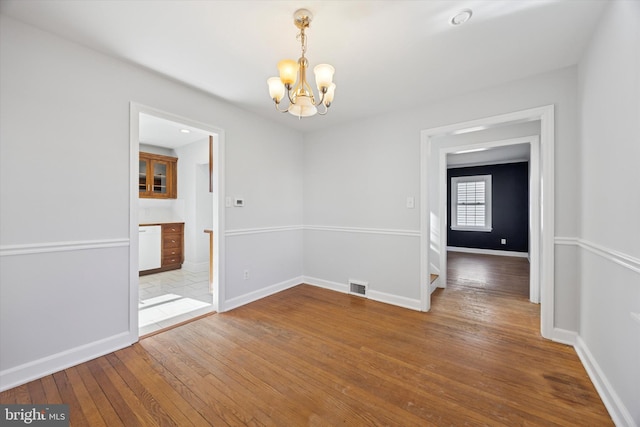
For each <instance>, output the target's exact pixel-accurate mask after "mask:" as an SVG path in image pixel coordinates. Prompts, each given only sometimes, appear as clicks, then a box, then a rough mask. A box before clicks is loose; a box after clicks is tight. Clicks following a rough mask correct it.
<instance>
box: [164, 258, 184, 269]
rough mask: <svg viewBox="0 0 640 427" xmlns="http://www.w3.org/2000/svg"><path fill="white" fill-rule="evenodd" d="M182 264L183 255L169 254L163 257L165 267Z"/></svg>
mask: <svg viewBox="0 0 640 427" xmlns="http://www.w3.org/2000/svg"><path fill="white" fill-rule="evenodd" d="M181 264H182V257H181V256H178V255H174V256H168V257H163V258H162V266H163V267H167V266H170V265H181Z"/></svg>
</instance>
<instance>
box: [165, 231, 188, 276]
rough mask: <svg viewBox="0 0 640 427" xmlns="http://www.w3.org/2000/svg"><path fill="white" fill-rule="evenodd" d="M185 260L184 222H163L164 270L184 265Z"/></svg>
mask: <svg viewBox="0 0 640 427" xmlns="http://www.w3.org/2000/svg"><path fill="white" fill-rule="evenodd" d="M183 261H184V224H183V223H171V224H162V266H161V268H162V269H164V270H174V269H178V268H181V267H182V262H183Z"/></svg>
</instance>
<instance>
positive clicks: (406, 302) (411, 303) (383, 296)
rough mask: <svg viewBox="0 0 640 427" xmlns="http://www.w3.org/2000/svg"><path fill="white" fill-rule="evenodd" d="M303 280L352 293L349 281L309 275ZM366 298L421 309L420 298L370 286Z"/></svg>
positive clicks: (320, 286)
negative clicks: (337, 280)
mask: <svg viewBox="0 0 640 427" xmlns="http://www.w3.org/2000/svg"><path fill="white" fill-rule="evenodd" d="M302 280H303V283H305V284H308V285H312V286H317V287H319V288H324V289H329V290H332V291H336V292H341V293H343V294H350V292H349V285H348V284H347V283H338V282H333V281H330V280H324V279H319V278H317V277H309V276H303V277H302ZM358 297H359V298H362V296H358ZM366 298H368V299H370V300H373V301H377V302H382V303H385V304H391V305H395V306H398V307H402V308H408V309H411V310H417V311H421V310H420V300H419V299H414V298H406V297H402V296H398V295H392V294H388V293H385V292H380V291H376V290H373V289H371V288H370V287H367V295H366Z"/></svg>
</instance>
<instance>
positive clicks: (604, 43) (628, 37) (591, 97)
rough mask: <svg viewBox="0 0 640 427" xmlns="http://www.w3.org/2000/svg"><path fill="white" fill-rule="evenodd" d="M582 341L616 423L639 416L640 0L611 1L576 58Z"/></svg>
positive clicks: (631, 421)
mask: <svg viewBox="0 0 640 427" xmlns="http://www.w3.org/2000/svg"><path fill="white" fill-rule="evenodd" d="M579 71H580V73H579V77H580V78H579V95H580V98H581V110H580V112H581V121H580V132H581V135H582V149H581V153H582V156H581V159H580V160H581V163H582V173H581V181H582V203H581V211H582V227H581V230H580V239H579V240H578V242H577V244H579V246H580V259H581V269H580V282H581V288H580V293H579V295H580V302H581V312H580V328H579V332H580V338H581V341H580V349H581V355H582V357H583V361H584V362H585V365H587V366H588V367H590V368H591V373H592V377H595V378H596V383H597V385H599V386H600V388H601V394H603V395H604V397H605V403H607V404H608V405H607V406H608V407H609V409H610V412H612V415H614V420H616V423H617V424H618V425H634V424H635V425H640V362H639V361H640V317H638V318H636V319H635V320H634V318H633V317H632V316H633V313H635V314H636V315H638V313H640V222H639V221H638V219H639V218H640V190H639V187H638V185H639V184H640V168H639V167H638V166H639V164H640V3H638V2H633V1H614V2H612V4H611V5H610V7H609V8H608V9H607V13H606V14H605V15H604V17H603V19H602V21H601V22H600V24H599V27H598V29H597V31H596V33H595V35H594V37H593V40H592V41H591V44H590V46H589V49H588V50H587V52H586V54H585V56H584V57H583V59H582V61H581V63H580V65H579Z"/></svg>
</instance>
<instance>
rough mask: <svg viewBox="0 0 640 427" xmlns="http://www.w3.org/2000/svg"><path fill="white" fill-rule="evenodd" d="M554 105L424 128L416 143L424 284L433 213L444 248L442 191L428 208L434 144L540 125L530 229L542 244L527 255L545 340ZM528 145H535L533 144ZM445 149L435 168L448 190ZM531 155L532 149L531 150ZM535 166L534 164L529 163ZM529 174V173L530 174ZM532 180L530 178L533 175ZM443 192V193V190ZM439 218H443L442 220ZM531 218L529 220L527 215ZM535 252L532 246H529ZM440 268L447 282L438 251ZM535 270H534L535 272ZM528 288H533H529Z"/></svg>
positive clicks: (425, 303) (550, 285) (425, 295)
mask: <svg viewBox="0 0 640 427" xmlns="http://www.w3.org/2000/svg"><path fill="white" fill-rule="evenodd" d="M554 111H555V109H554V106H553V105H546V106H542V107H536V108H531V109H529V110H522V111H516V112H512V113H507V114H502V115H497V116H492V117H486V118H481V119H476V120H471V121H468V122H463V123H455V124H451V125H446V126H440V127H436V128H431V129H425V130H422V131H421V133H420V134H421V144H420V147H421V148H420V152H421V158H420V160H421V161H420V178H421V180H420V197H421V199H422V200H423V203H422V206H423V207H424V208H423V209H422V215H421V219H420V258H421V260H420V268H421V271H420V282H421V283H428V277H429V270H428V266H429V247H430V245H431V228H432V226H431V218H430V216H431V212H432V211H434V213H435V212H436V211H437V215H438V216H439V217H440V218H439V219H438V220H439V222H440V224H441V227H440V239H441V241H440V247H444V246H446V240H445V243H442V240H444V239H446V209H447V206H446V199H445V200H444V201H443V200H442V199H443V197H445V196H444V194H443V190H442V188H440V189H439V202H438V204H439V208H440V209H431V207H430V206H429V189H428V186H429V160H430V156H431V155H432V154H431V153H430V151H431V143H432V139H433V138H434V137H436V136H441V135H450V134H457V133H463V132H465V131H471V130H473V129H487V128H490V127H492V126H496V125H500V124H504V123H522V122H526V121H533V120H539V121H540V138H539V140H538V142H536V143H537V144H540V152H539V156H540V162H539V177H538V180H537V181H539V184H540V186H539V191H540V204H539V205H537V206H538V207H539V209H540V210H541V212H540V216H539V218H537V217H532V218H531V219H532V220H538V221H539V228H538V230H537V231H538V232H536V230H533V231H532V233H530V234H531V239H540V245H539V250H538V251H536V253H532V254H531V270H532V280H533V278H534V277H537V279H538V280H537V284H538V285H539V286H540V300H541V302H542V306H541V308H540V332H541V334H542V336H543V337H545V338H549V337H551V335H552V333H553V328H554V318H555V308H554V305H555V301H554V298H555V297H554V295H555V278H554V273H555V269H554V262H555V260H554V258H555V254H554V251H555V246H554V243H553V238H554V230H555V216H554V209H555V206H554V203H555V202H554V198H555V178H554V153H555V148H554V146H555V131H554V129H555V125H554V114H555V113H554ZM523 142H529V143H530V144H531V145H532V146H533V145H534V143H533V142H531V141H523ZM489 145H490V144H487V143H478V144H472V145H470V146H465V147H460V146H458V147H456V150H455V151H460V150H464V149H466V148H479V147H481V146H482V147H485V146H489ZM444 151H445V150H439V153H438V154H439V159H438V161H439V164H440V173H441V174H444V175H445V178H441V181H444V182H441V183H440V184H441V187H442V185H446V159H443V158H442V157H444V156H443V152H444ZM531 154H532V155H534V150H532V151H531ZM532 164H533V163H532ZM532 172H533V171H532ZM530 179H534V177H533V173H532V176H531V178H530ZM445 192H446V190H445ZM443 213H444V215H445V216H443ZM530 216H531V215H530ZM532 248H533V246H532ZM439 258H440V268H441V271H442V280H443V282H444V283H446V269H445V268H444V267H445V266H446V253H445V252H444V251H441V253H440V256H439ZM534 269H536V270H535V271H533V270H534ZM530 287H531V286H530ZM420 292H421V297H420V300H421V309H422V310H424V311H427V310H429V308H430V306H431V303H430V302H431V295H430V293H429V287H428V286H420Z"/></svg>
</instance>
